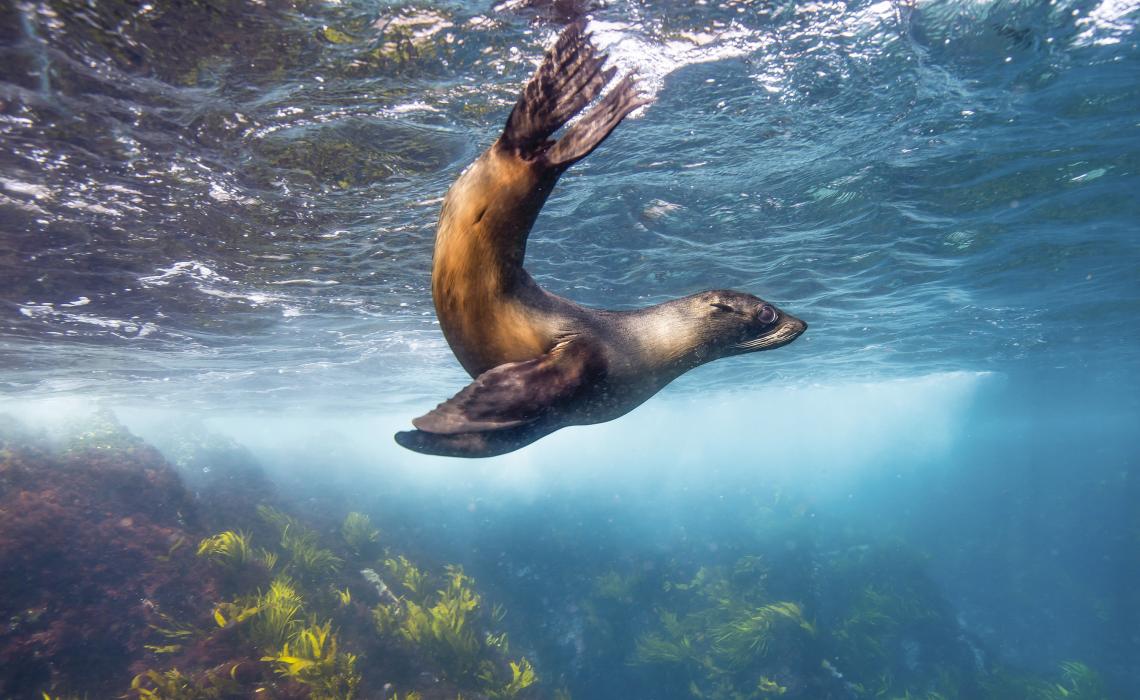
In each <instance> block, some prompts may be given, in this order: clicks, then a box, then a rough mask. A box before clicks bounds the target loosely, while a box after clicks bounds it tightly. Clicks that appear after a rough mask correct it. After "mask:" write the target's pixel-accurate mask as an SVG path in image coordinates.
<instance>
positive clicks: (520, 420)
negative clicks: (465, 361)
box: [412, 340, 604, 435]
mask: <svg viewBox="0 0 1140 700" xmlns="http://www.w3.org/2000/svg"><path fill="white" fill-rule="evenodd" d="M602 364H603V363H602V361H601V358H600V357H599V356H598V354H597V352H596V351H595V350H594V349H593V348H591V347H590V346H589V345H588V344H586V343H582V342H574V341H573V340H569V341H563V342H561V343H559V344H558V345H556V346H554V348H553V349H552V350H551V351H550V352H548V353H546V354H545V355H541V356H539V357H536V358H534V359H533V360H525V361H523V362H509V363H507V364H504V365H499V366H498V367H495V368H494V369H490V370H488V371H486V372H484V373H483V374H480V375H479V376H478V377H477V378H476V379H475V381H474V382H472V383H471V384H469V385H467V386H466V387H465V388H464V389H463V390H462V391H460V392H459V393H458V394H456V395H455V396H453V397H452V398H451V399H449V400H447V401H445V402H444V403H441V404H440V405H439V406H438V407H437V408H436V409H435V410H434V411H432V412H430V413H428V414H426V415H423V416H420V417H419V418H417V419H415V420H413V421H412V424H413V425H415V426H416V428H418V429H419V430H421V431H423V432H426V433H437V434H442V435H455V434H458V433H475V432H482V431H496V430H506V429H510V428H518V427H520V426H524V425H527V424H529V423H533V422H535V421H538V420H539V419H541V418H544V417H549V416H550V415H551V414H553V413H557V412H558V410H559V408H560V407H562V406H564V405H565V404H566V403H567V402H569V401H572V400H573V399H575V398H576V397H577V396H578V394H579V393H580V392H581V391H583V390H584V389H585V388H586V387H589V386H591V385H592V384H594V382H596V381H597V380H598V379H600V378H601V376H602V374H603V373H604V369H603V367H602Z"/></svg>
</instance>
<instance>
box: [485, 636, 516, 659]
mask: <svg viewBox="0 0 1140 700" xmlns="http://www.w3.org/2000/svg"><path fill="white" fill-rule="evenodd" d="M483 644H484V645H485V646H487V647H490V648H492V649H498V650H499V651H500V652H502V653H504V654H507V653H509V652H510V650H511V642H510V640H509V639H508V638H507V633H506V632H500V633H499V634H491V633H490V632H487V633H485V634H484V635H483Z"/></svg>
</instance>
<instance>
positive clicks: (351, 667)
mask: <svg viewBox="0 0 1140 700" xmlns="http://www.w3.org/2000/svg"><path fill="white" fill-rule="evenodd" d="M331 629H332V622H331V621H329V622H325V623H324V624H323V625H317V624H315V623H311V624H310V625H309V626H307V627H305V628H304V629H301V630H300V631H299V632H298V633H297V634H296V635H295V636H294V637H293V638H292V639H291V640H290V641H287V642H285V643H284V645H282V647H281V649H280V650H279V651H278V652H277V653H274V654H270V655H267V656H263V657H262V659H261V660H262V661H268V662H270V663H272V664H274V665H275V666H276V670H277V673H279V674H281V675H282V676H285V677H287V678H291V679H293V680H296V681H298V682H300V683H302V684H303V685H305V686H307V687H308V688H309V697H310V698H312V700H352V698H354V697H356V690H357V686H358V685H359V684H360V674H358V673H357V672H356V656H355V655H353V654H348V653H342V652H339V651H338V650H337V639H336V635H335V634H333V633H332V631H331Z"/></svg>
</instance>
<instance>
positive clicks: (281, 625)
mask: <svg viewBox="0 0 1140 700" xmlns="http://www.w3.org/2000/svg"><path fill="white" fill-rule="evenodd" d="M303 604H304V601H303V600H302V599H301V595H300V594H299V593H298V592H297V589H296V588H295V587H294V585H293V582H292V581H290V580H289V579H288V577H285V576H278V577H277V578H275V579H273V582H272V583H270V584H269V590H268V591H266V592H265V593H263V594H261V595H259V596H258V597H257V605H256V606H255V607H256V611H255V614H254V615H253V616H252V620H250V623H249V637H250V640H251V641H253V643H254V644H256V645H257V646H258V647H260V648H262V649H279V648H281V646H282V645H284V644H285V643H287V642H289V641H291V640H292V639H293V638H294V637H296V636H297V634H298V633H299V632H300V630H301V625H302V621H301V613H302V610H303Z"/></svg>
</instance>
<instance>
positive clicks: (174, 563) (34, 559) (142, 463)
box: [0, 435, 217, 697]
mask: <svg viewBox="0 0 1140 700" xmlns="http://www.w3.org/2000/svg"><path fill="white" fill-rule="evenodd" d="M117 442H118V444H116V445H114V447H113V449H112V448H111V447H109V446H107V445H105V444H101V445H96V444H91V445H85V444H82V442H81V443H80V444H79V445H76V446H74V447H72V448H71V449H66V450H53V449H51V448H49V447H48V446H47V445H44V444H35V443H30V442H24V443H17V442H16V441H14V440H12V439H6V438H4V437H0V589H2V590H3V591H4V594H3V595H2V596H0V615H3V619H5V620H8V621H9V624H7V625H6V626H5V627H4V628H3V629H2V630H0V668H4V669H8V671H6V672H5V673H3V674H0V696H3V697H33V696H38V694H39V693H40V692H41V691H42V690H45V689H49V688H55V687H59V686H61V685H62V686H64V687H69V688H77V687H78V688H81V689H82V690H83V692H87V693H95V694H97V695H99V696H106V697H110V696H112V695H118V694H120V693H121V692H122V689H123V688H124V687H126V686H127V685H128V684H129V683H130V680H131V677H132V675H133V669H132V668H131V661H132V660H135V659H140V658H142V657H144V656H146V655H147V654H148V652H146V651H145V645H146V644H154V643H156V642H155V637H156V633H155V631H154V630H153V629H152V627H151V625H155V624H158V623H160V622H161V621H162V619H163V616H166V617H168V618H171V619H178V618H182V617H184V616H192V615H193V614H194V611H200V610H205V609H208V608H209V605H210V601H212V600H213V599H214V598H216V597H217V593H216V587H217V586H216V582H215V580H214V575H213V573H212V572H211V571H210V570H209V567H207V566H205V563H204V562H201V561H199V560H197V558H196V557H195V556H194V551H193V550H194V547H193V543H195V542H196V541H197V539H198V538H199V536H200V534H201V532H200V530H199V529H198V528H197V527H195V524H194V522H195V521H194V506H193V503H192V500H191V497H190V495H189V494H188V493H187V492H186V490H185V489H184V488H183V487H182V484H181V481H180V479H179V478H178V475H177V474H176V473H175V472H174V470H173V469H172V468H171V467H170V466H169V465H168V464H167V463H166V461H165V460H164V459H163V458H162V456H161V455H160V454H159V453H158V452H157V451H156V450H154V449H153V448H151V447H149V446H147V445H145V444H143V443H142V442H141V441H138V440H136V439H133V438H130V437H129V436H126V435H120V436H118V441H117ZM186 545H190V546H186Z"/></svg>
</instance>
